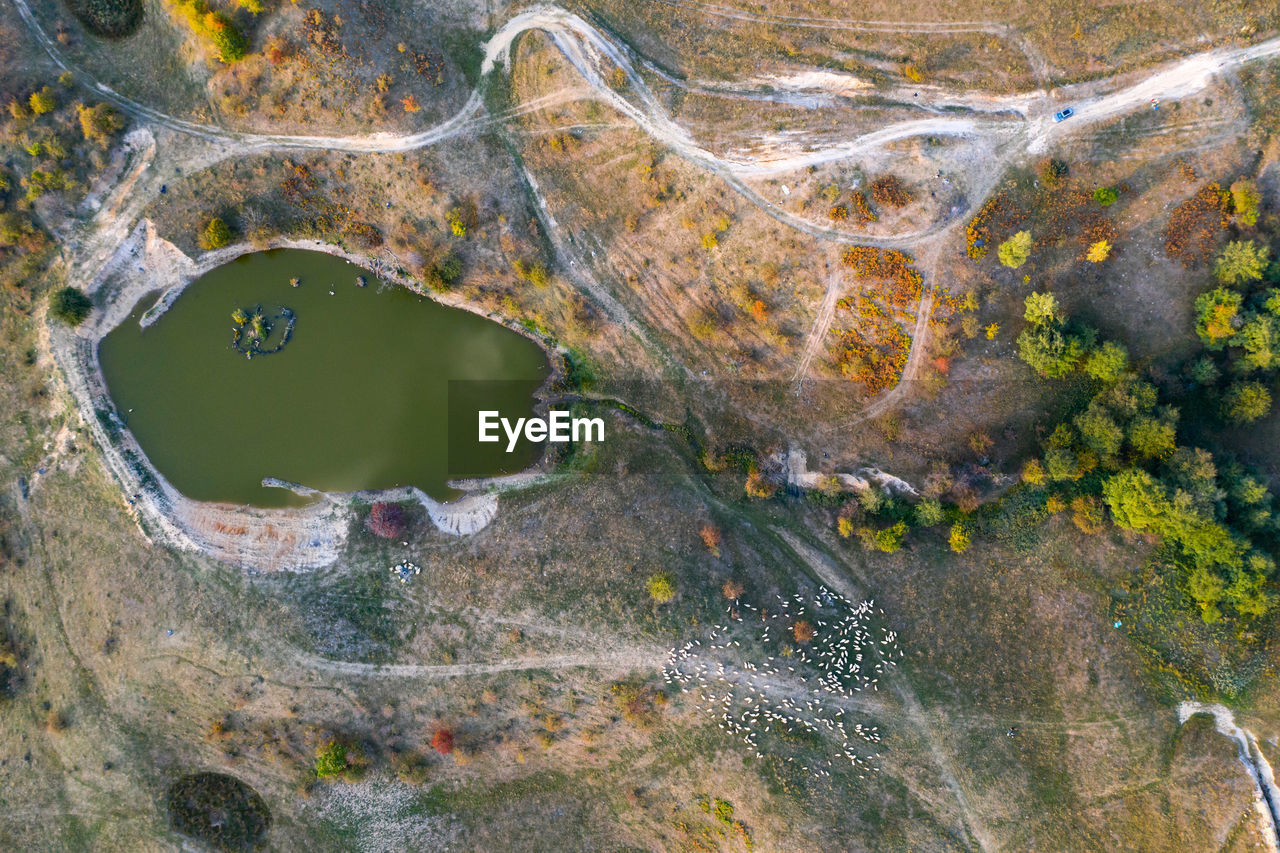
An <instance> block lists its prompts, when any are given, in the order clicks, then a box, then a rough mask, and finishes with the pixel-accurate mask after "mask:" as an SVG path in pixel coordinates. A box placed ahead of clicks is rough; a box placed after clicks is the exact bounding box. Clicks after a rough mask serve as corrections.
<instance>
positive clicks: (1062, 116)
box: [1053, 107, 1076, 121]
mask: <svg viewBox="0 0 1280 853" xmlns="http://www.w3.org/2000/svg"><path fill="white" fill-rule="evenodd" d="M1075 114H1076V111H1075V110H1073V109H1071V107H1067V108H1066V109H1065V110H1059V111H1058V112H1056V113H1054V114H1053V120H1054V121H1066V120H1067V119H1069V118H1071V117H1072V116H1073V115H1075Z"/></svg>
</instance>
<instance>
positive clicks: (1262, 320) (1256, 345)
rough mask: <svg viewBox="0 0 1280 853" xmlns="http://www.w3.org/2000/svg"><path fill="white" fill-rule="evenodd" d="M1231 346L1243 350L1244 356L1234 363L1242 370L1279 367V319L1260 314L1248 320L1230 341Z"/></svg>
mask: <svg viewBox="0 0 1280 853" xmlns="http://www.w3.org/2000/svg"><path fill="white" fill-rule="evenodd" d="M1231 344H1232V345H1233V346H1238V347H1242V348H1243V349H1244V356H1243V357H1242V358H1241V359H1240V360H1239V361H1237V362H1236V366H1237V367H1239V368H1240V369H1242V370H1245V371H1250V370H1271V369H1273V368H1275V367H1280V317H1277V316H1275V315H1274V314H1260V315H1256V316H1254V317H1252V318H1250V319H1249V320H1247V321H1246V322H1245V324H1244V325H1243V326H1241V327H1240V331H1239V332H1237V333H1236V335H1235V337H1234V338H1232V339H1231Z"/></svg>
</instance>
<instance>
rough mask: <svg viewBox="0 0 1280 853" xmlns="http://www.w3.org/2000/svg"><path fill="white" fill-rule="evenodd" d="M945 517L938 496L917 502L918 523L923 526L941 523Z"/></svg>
mask: <svg viewBox="0 0 1280 853" xmlns="http://www.w3.org/2000/svg"><path fill="white" fill-rule="evenodd" d="M944 517H945V515H944V513H943V511H942V503H941V502H940V501H939V500H938V499H937V498H924V499H923V500H921V501H920V503H918V504H916V524H918V525H920V526H921V527H933V526H934V525H937V524H941V523H942V520H943V518H944Z"/></svg>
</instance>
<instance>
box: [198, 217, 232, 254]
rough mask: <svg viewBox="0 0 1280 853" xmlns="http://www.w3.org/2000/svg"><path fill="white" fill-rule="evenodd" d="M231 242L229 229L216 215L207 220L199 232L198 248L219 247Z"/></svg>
mask: <svg viewBox="0 0 1280 853" xmlns="http://www.w3.org/2000/svg"><path fill="white" fill-rule="evenodd" d="M230 242H231V229H230V228H229V227H227V223H225V222H223V221H222V220H221V219H219V218H218V217H216V216H215V217H214V218H213V219H210V220H209V224H208V225H206V226H205V227H204V231H203V232H202V233H201V234H200V248H201V249H205V250H211V249H221V248H222V247H223V246H226V245H227V244H228V243H230Z"/></svg>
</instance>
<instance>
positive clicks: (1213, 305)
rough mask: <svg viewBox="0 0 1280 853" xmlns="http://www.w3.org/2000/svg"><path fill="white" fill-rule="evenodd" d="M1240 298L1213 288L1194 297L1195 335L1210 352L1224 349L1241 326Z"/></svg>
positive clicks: (1221, 289) (1234, 293)
mask: <svg viewBox="0 0 1280 853" xmlns="http://www.w3.org/2000/svg"><path fill="white" fill-rule="evenodd" d="M1241 301H1242V297H1241V296H1240V294H1239V293H1237V292H1236V291H1234V290H1230V289H1228V288H1225V287H1215V288H1214V289H1213V290H1210V291H1208V292H1206V293H1202V294H1200V295H1199V296H1197V297H1196V304H1195V311H1196V334H1197V335H1199V336H1200V340H1201V341H1203V342H1204V345H1205V346H1206V347H1208V348H1209V349H1212V350H1218V349H1222V348H1223V347H1225V346H1226V345H1227V344H1228V343H1229V342H1230V340H1231V339H1232V338H1233V337H1234V336H1235V333H1236V329H1237V328H1238V327H1239V326H1240V325H1241V319H1240V303H1241Z"/></svg>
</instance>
